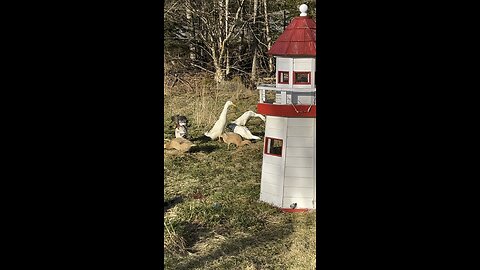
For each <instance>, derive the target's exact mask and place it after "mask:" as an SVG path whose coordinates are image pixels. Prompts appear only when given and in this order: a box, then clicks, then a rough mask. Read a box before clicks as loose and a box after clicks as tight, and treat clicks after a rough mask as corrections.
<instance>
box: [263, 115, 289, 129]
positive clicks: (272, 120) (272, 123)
mask: <svg viewBox="0 0 480 270" xmlns="http://www.w3.org/2000/svg"><path fill="white" fill-rule="evenodd" d="M266 125H268V127H270V128H275V129H281V130H283V129H285V118H283V117H276V116H267V119H266Z"/></svg>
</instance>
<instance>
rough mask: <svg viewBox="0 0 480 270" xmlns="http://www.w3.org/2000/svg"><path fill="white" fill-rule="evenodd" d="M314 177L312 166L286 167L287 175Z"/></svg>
mask: <svg viewBox="0 0 480 270" xmlns="http://www.w3.org/2000/svg"><path fill="white" fill-rule="evenodd" d="M287 176H292V177H313V170H312V168H294V167H285V177H287Z"/></svg>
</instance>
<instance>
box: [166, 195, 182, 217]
mask: <svg viewBox="0 0 480 270" xmlns="http://www.w3.org/2000/svg"><path fill="white" fill-rule="evenodd" d="M181 202H183V198H182V197H181V196H176V197H174V198H173V199H170V200H168V201H166V202H163V213H164V214H165V212H167V211H168V209H170V208H172V207H174V206H175V205H176V204H179V203H181Z"/></svg>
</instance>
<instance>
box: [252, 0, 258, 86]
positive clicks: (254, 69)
mask: <svg viewBox="0 0 480 270" xmlns="http://www.w3.org/2000/svg"><path fill="white" fill-rule="evenodd" d="M257 9H258V0H254V1H253V13H252V16H253V27H252V35H255V31H256V30H257V23H256V21H257ZM257 43H258V42H257V39H256V38H255V37H253V48H254V50H253V59H252V71H251V75H250V80H251V81H252V83H253V84H255V83H256V81H257V79H258V78H257V66H258V64H257V62H258V58H257V54H258V44H257Z"/></svg>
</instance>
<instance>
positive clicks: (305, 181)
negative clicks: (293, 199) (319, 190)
mask: <svg viewBox="0 0 480 270" xmlns="http://www.w3.org/2000/svg"><path fill="white" fill-rule="evenodd" d="M262 177H263V176H262ZM285 187H305V188H311V189H313V178H312V177H285Z"/></svg>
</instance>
